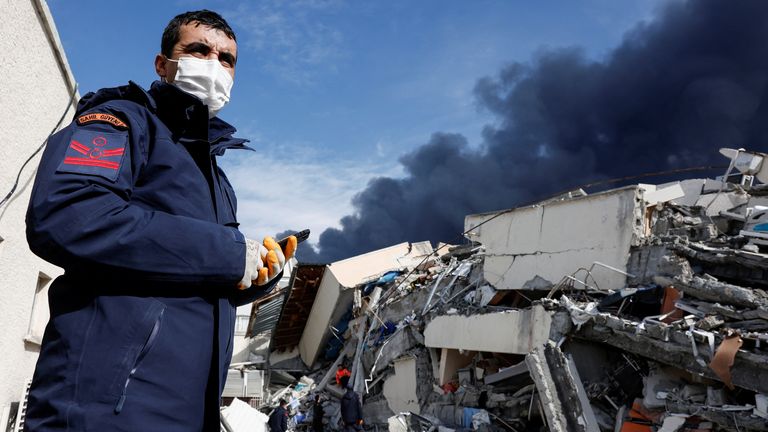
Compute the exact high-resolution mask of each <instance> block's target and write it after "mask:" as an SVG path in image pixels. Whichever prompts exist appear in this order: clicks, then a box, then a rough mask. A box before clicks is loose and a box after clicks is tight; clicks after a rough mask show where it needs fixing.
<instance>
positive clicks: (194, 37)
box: [178, 21, 237, 53]
mask: <svg viewBox="0 0 768 432" xmlns="http://www.w3.org/2000/svg"><path fill="white" fill-rule="evenodd" d="M193 42H203V43H205V44H206V45H209V46H211V47H212V48H216V49H219V50H224V51H229V52H231V53H235V52H236V51H237V42H235V40H234V39H232V38H230V37H229V36H227V34H226V33H224V32H223V31H221V30H218V29H215V28H213V27H209V26H207V25H205V24H201V23H199V22H197V21H193V22H190V23H187V24H184V25H182V26H181V27H180V28H179V42H178V43H179V44H180V45H188V44H190V43H193Z"/></svg>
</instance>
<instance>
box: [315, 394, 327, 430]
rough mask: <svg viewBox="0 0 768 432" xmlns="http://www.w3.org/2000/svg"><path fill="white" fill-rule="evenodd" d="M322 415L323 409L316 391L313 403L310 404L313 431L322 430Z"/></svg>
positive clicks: (323, 413)
mask: <svg viewBox="0 0 768 432" xmlns="http://www.w3.org/2000/svg"><path fill="white" fill-rule="evenodd" d="M323 417H325V409H324V408H323V403H322V398H321V397H320V394H319V393H318V394H316V395H315V404H314V405H313V406H312V429H313V430H314V431H315V432H323Z"/></svg>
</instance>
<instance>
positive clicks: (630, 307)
mask: <svg viewBox="0 0 768 432" xmlns="http://www.w3.org/2000/svg"><path fill="white" fill-rule="evenodd" d="M724 154H728V155H730V156H731V157H732V158H733V160H734V161H738V163H732V164H731V168H734V167H735V168H736V169H743V170H747V171H746V172H743V173H744V174H745V177H744V178H746V180H744V181H743V182H740V183H738V184H735V183H726V182H723V181H721V180H703V179H695V180H687V181H684V182H675V183H671V184H665V185H648V184H641V185H634V186H626V187H622V188H619V189H615V190H611V191H606V192H601V193H596V194H592V195H587V194H586V193H585V192H583V191H580V193H577V194H576V193H572V194H568V195H564V196H560V197H558V198H557V199H553V200H546V201H543V202H541V203H539V204H536V205H533V206H530V207H525V208H519V209H513V210H506V211H501V212H496V213H486V214H481V215H470V216H467V218H466V222H465V224H466V232H467V233H468V234H467V237H468V239H469V243H468V244H466V245H461V246H455V247H449V246H446V247H441V248H438V249H437V250H433V249H432V247H431V245H429V243H428V242H422V243H414V244H408V243H403V244H400V245H396V246H392V247H390V248H387V249H383V250H380V251H374V252H371V253H368V254H366V255H362V256H360V257H353V258H350V259H347V260H344V261H341V262H338V263H333V264H330V265H328V266H325V268H324V271H323V268H322V267H320V266H316V265H315V266H302V265H300V266H298V268H297V270H296V275H297V276H296V277H294V282H292V286H291V287H288V288H287V289H289V290H296V291H295V292H288V293H287V297H286V298H285V300H284V301H283V304H286V305H291V304H295V305H302V306H301V307H299V306H296V309H294V310H285V311H284V312H283V313H282V315H281V319H280V322H278V323H277V324H274V325H275V328H274V329H272V331H273V333H272V334H277V335H280V336H279V338H277V339H275V338H273V339H272V345H271V346H270V348H269V351H270V352H269V355H268V358H269V361H268V362H266V363H264V362H262V363H255V364H254V365H255V367H259V368H263V369H264V370H265V371H266V372H265V376H267V377H269V379H268V381H269V383H268V384H267V387H266V388H265V393H266V394H268V395H270V396H269V397H265V398H264V399H263V400H260V401H259V402H258V404H257V405H259V406H261V407H262V408H263V409H264V410H265V411H266V412H268V409H269V407H270V406H274V405H275V404H276V402H277V400H278V399H280V398H285V399H287V400H289V406H290V407H291V414H292V418H293V426H292V427H293V428H294V429H295V430H308V429H310V428H311V426H310V425H311V424H312V418H311V416H312V412H313V410H312V405H313V404H314V403H315V402H314V396H315V395H317V394H320V395H321V400H320V402H319V403H322V404H323V407H324V412H325V418H324V423H325V428H327V429H329V430H339V429H340V428H341V426H340V415H339V397H341V395H342V394H343V389H341V388H339V386H338V385H337V384H336V383H335V381H333V379H332V377H333V376H334V374H335V372H336V369H337V367H338V366H339V365H344V366H346V367H348V368H349V369H350V370H351V377H350V385H351V386H352V388H353V389H355V391H357V392H358V393H360V394H361V395H362V398H363V401H364V413H365V424H364V427H365V428H366V429H370V430H382V429H384V428H388V429H389V430H390V431H398V432H405V431H430V432H431V431H443V432H447V431H449V430H459V429H473V430H486V431H491V430H493V431H496V430H498V431H502V430H503V431H513V432H515V431H534V430H535V431H540V430H551V431H588V432H592V431H616V432H623V431H736V432H742V431H768V350H767V348H768V294H766V289H768V277H766V276H768V274H766V273H767V272H768V250H767V249H766V248H768V207H763V205H765V204H766V203H767V202H768V200H766V197H768V186H765V185H753V184H752V182H753V181H754V178H753V177H751V175H750V174H748V173H749V172H752V173H753V174H754V173H755V172H760V173H762V172H763V171H764V170H762V165H760V164H762V154H754V153H745V152H743V151H735V150H734V151H726V152H725V153H724ZM749 155H752V156H749ZM754 155H757V156H754ZM758 156H759V157H760V159H759V160H754V157H758ZM745 161H746V162H745ZM765 171H766V172H768V167H766V170H765ZM761 175H762V174H761ZM724 178H726V179H731V178H732V177H731V176H730V173H728V175H726V176H725V177H724ZM758 179H761V177H759V176H758ZM763 221H765V222H763ZM302 269H303V270H302ZM302 275H306V276H302ZM310 276H311V280H309V279H307V278H309V277H310ZM293 293H295V296H294V297H292V295H294V294H293ZM274 298H277V297H274ZM307 299H310V300H314V303H313V304H312V306H311V310H310V307H309V303H307ZM254 309H255V310H256V311H257V310H258V306H256V307H255V308H254ZM262 309H263V310H265V311H269V314H270V316H274V315H275V312H274V311H270V309H268V308H264V307H262ZM274 321H276V320H275V319H273V320H271V321H270V322H274ZM252 322H254V323H259V325H262V327H263V323H264V322H265V320H264V319H263V318H262V319H261V320H259V313H258V312H255V314H254V317H252ZM281 322H284V323H285V324H284V327H281V324H280V323H281ZM260 329H261V328H260ZM262 340H263V339H262ZM261 346H262V348H263V343H262V345H261ZM254 355H255V354H254ZM262 357H263V355H262ZM278 359H279V361H278ZM252 403H253V401H252Z"/></svg>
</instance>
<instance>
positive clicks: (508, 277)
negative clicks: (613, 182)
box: [464, 186, 645, 290]
mask: <svg viewBox="0 0 768 432" xmlns="http://www.w3.org/2000/svg"><path fill="white" fill-rule="evenodd" d="M644 208H645V207H644V203H643V201H642V191H641V190H640V189H639V188H638V187H636V186H632V187H626V188H621V189H615V190H612V191H607V192H603V193H599V194H594V195H589V196H586V197H582V198H575V199H571V200H568V201H558V202H549V203H546V204H540V205H536V206H531V207H525V208H520V209H516V210H514V211H511V212H508V213H505V214H502V215H501V216H499V217H497V218H495V219H493V220H491V221H490V222H488V223H486V224H485V225H482V226H480V227H478V228H475V229H473V230H472V233H471V234H470V235H469V236H468V237H469V238H470V239H472V240H476V241H479V242H480V243H482V244H483V245H484V246H485V248H486V257H485V262H484V276H485V279H486V280H487V281H488V282H489V283H490V284H491V285H493V286H494V287H495V288H496V289H501V290H509V289H521V288H528V289H534V288H536V287H537V285H538V286H539V287H540V288H544V289H549V287H550V286H551V285H553V284H556V283H558V282H559V281H560V280H561V279H562V278H563V276H566V275H570V274H571V273H573V272H575V271H576V270H578V269H579V268H589V267H590V266H591V265H592V263H593V262H595V261H598V262H601V263H603V264H607V265H610V266H612V267H615V268H618V269H621V270H625V269H626V265H627V259H628V257H629V248H630V246H631V245H632V244H633V242H634V241H635V240H636V239H637V238H638V236H641V235H642V227H643V211H644ZM497 214H498V212H495V213H486V214H479V215H469V216H467V217H466V219H465V221H464V229H465V231H466V230H469V229H471V228H472V227H475V226H477V225H478V224H480V223H482V222H484V221H487V220H490V219H491V218H492V217H494V216H496V215H497ZM592 275H593V276H594V278H595V280H596V281H597V284H598V285H599V287H600V288H602V289H617V288H621V287H623V286H624V285H625V282H626V277H625V276H624V275H622V274H620V273H617V272H613V271H610V270H607V269H605V268H599V267H598V268H596V269H595V271H594V272H593V274H592ZM537 276H538V277H539V278H541V280H537V278H536V277H537ZM579 276H580V277H578V279H580V280H583V276H584V273H582V274H580V275H579Z"/></svg>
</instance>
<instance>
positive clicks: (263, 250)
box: [237, 236, 298, 290]
mask: <svg viewBox="0 0 768 432" xmlns="http://www.w3.org/2000/svg"><path fill="white" fill-rule="evenodd" d="M297 244H298V241H297V240H296V237H295V236H290V237H288V238H287V241H286V246H285V251H283V249H282V248H281V247H280V245H279V244H278V243H277V242H276V241H275V239H273V238H272V237H264V241H263V243H261V244H259V243H257V242H256V241H255V240H251V239H246V240H245V245H246V253H245V274H244V275H243V278H242V279H241V280H240V283H238V285H237V287H238V288H239V289H241V290H243V289H246V288H249V287H250V286H251V285H256V286H263V285H266V284H268V283H269V282H271V281H272V279H274V278H275V277H276V276H277V275H278V274H280V272H281V271H283V267H285V262H286V257H287V259H290V258H291V257H293V254H294V253H295V252H296V246H297Z"/></svg>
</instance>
